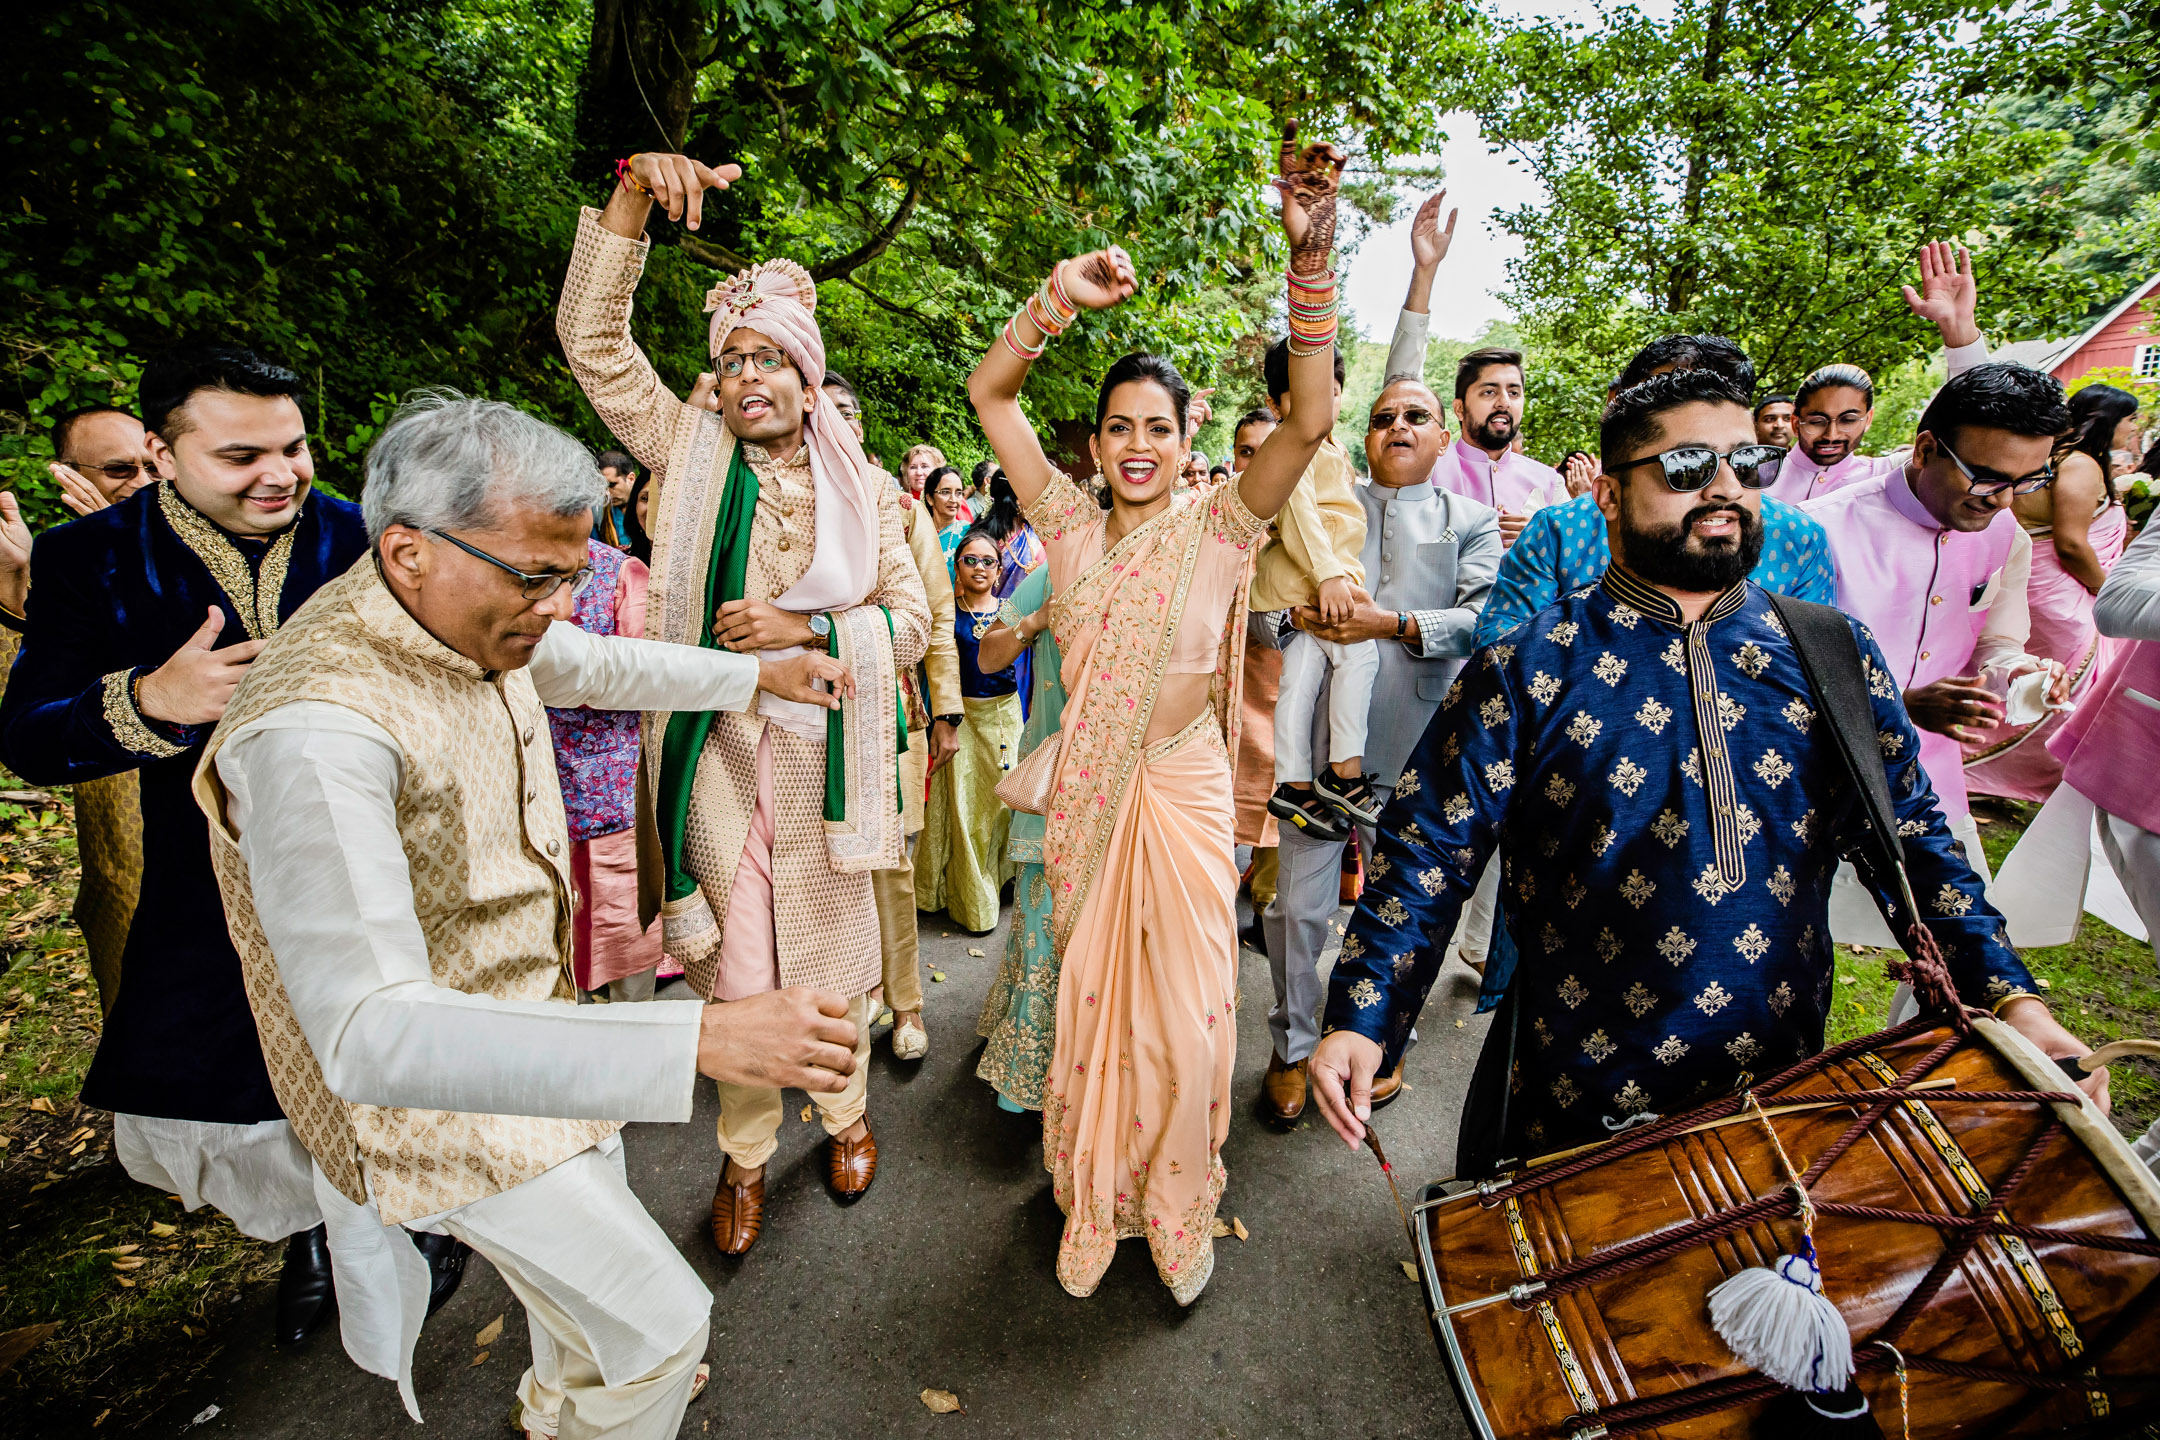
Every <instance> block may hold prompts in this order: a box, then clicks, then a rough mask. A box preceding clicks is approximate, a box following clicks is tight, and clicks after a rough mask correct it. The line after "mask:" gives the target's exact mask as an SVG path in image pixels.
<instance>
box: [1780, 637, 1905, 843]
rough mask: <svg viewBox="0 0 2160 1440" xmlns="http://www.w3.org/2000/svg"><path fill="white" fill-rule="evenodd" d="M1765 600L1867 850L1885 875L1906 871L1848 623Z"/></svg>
mask: <svg viewBox="0 0 2160 1440" xmlns="http://www.w3.org/2000/svg"><path fill="white" fill-rule="evenodd" d="M1769 598H1770V604H1771V607H1772V608H1773V609H1775V610H1776V611H1777V613H1778V615H1779V617H1780V618H1781V619H1783V620H1784V622H1785V629H1786V632H1787V633H1788V634H1790V635H1791V636H1792V645H1793V652H1794V653H1795V654H1796V655H1798V656H1799V657H1800V672H1801V674H1803V675H1805V676H1806V677H1807V683H1808V689H1809V690H1811V691H1813V692H1814V695H1815V708H1816V709H1817V710H1818V711H1819V712H1820V713H1821V715H1822V717H1823V719H1824V721H1825V722H1826V723H1827V724H1828V726H1829V729H1830V739H1831V743H1832V744H1833V745H1835V746H1836V748H1837V752H1838V758H1839V760H1840V761H1841V762H1842V763H1843V766H1844V770H1845V776H1846V779H1847V780H1848V781H1849V782H1851V785H1852V793H1853V794H1854V795H1855V796H1856V797H1857V799H1858V802H1859V805H1860V811H1861V815H1862V816H1863V817H1864V818H1865V820H1866V822H1867V847H1868V849H1869V851H1870V852H1871V853H1872V856H1873V858H1874V859H1875V861H1876V862H1877V863H1878V864H1879V865H1881V866H1882V867H1883V872H1884V874H1885V875H1886V876H1887V875H1893V874H1897V873H1899V872H1901V871H1902V870H1903V869H1904V853H1905V850H1904V845H1903V844H1902V843H1901V842H1900V841H1899V840H1898V838H1897V818H1896V817H1897V812H1896V810H1894V809H1893V808H1892V807H1891V803H1890V779H1889V776H1888V775H1887V774H1886V773H1885V772H1884V770H1883V762H1882V746H1881V744H1880V743H1879V742H1878V741H1877V740H1876V738H1875V707H1874V705H1873V704H1872V703H1871V702H1870V701H1869V700H1868V687H1867V677H1866V675H1865V673H1864V672H1863V669H1862V666H1861V660H1860V642H1859V641H1857V640H1855V639H1854V638H1853V631H1852V622H1851V621H1849V620H1847V619H1846V617H1845V612H1844V611H1842V610H1838V609H1835V608H1833V607H1832V606H1829V605H1817V604H1815V603H1813V602H1812V601H1807V600H1795V599H1794V598H1793V597H1792V596H1790V595H1771V596H1770V597H1769Z"/></svg>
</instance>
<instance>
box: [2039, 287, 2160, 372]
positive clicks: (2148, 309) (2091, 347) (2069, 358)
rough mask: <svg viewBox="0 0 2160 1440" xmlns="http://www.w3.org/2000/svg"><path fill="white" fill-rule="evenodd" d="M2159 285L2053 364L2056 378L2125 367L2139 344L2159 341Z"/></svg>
mask: <svg viewBox="0 0 2160 1440" xmlns="http://www.w3.org/2000/svg"><path fill="white" fill-rule="evenodd" d="M2156 306H2160V284H2156V285H2154V286H2153V287H2152V288H2151V289H2148V290H2147V291H2146V292H2145V296H2144V298H2143V299H2141V300H2139V301H2138V303H2137V304H2135V305H2132V306H2131V307H2130V308H2129V309H2127V310H2125V311H2123V313H2122V314H2120V315H2118V316H2116V317H2115V318H2114V319H2113V320H2110V321H2109V322H2108V324H2107V328H2106V329H2104V330H2102V331H2101V332H2100V333H2099V334H2097V335H2095V336H2093V338H2092V339H2090V340H2088V341H2086V342H2085V343H2084V344H2083V345H2081V346H2079V347H2078V348H2077V349H2076V350H2073V351H2072V352H2071V353H2070V354H2068V355H2065V356H2064V357H2063V358H2062V359H2061V360H2060V361H2058V362H2057V363H2056V365H2055V377H2056V378H2057V379H2059V380H2063V381H2070V380H2075V379H2076V378H2077V377H2078V376H2080V375H2083V374H2084V373H2085V372H2086V371H2088V370H2099V369H2103V368H2106V367H2108V366H2113V365H2122V366H2127V365H2129V364H2130V363H2131V361H2132V360H2133V359H2134V358H2135V357H2136V355H2137V350H2138V347H2139V346H2140V345H2152V344H2160V324H2156V323H2155V322H2156V320H2160V315H2156V314H2155V307H2156Z"/></svg>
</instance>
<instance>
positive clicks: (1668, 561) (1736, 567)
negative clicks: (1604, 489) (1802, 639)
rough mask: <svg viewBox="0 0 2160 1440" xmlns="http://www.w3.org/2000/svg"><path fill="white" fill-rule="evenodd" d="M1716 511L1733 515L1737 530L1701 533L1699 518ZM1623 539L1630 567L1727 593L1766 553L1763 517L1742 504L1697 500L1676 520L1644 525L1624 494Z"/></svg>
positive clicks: (1688, 587)
mask: <svg viewBox="0 0 2160 1440" xmlns="http://www.w3.org/2000/svg"><path fill="white" fill-rule="evenodd" d="M1717 514H1729V515H1732V516H1733V517H1734V519H1735V522H1736V524H1737V527H1738V533H1737V534H1735V535H1733V536H1731V537H1729V538H1719V539H1716V540H1705V539H1703V538H1701V537H1700V536H1697V535H1696V534H1695V525H1696V522H1698V521H1700V520H1703V519H1705V518H1707V517H1709V516H1711V515H1717ZM1620 539H1621V542H1622V544H1623V545H1624V546H1625V547H1626V550H1627V568H1628V569H1630V570H1632V571H1634V572H1635V574H1636V575H1637V576H1639V577H1641V578H1642V579H1644V580H1647V581H1649V582H1650V583H1651V584H1653V585H1664V586H1668V587H1670V588H1671V589H1674V590H1684V591H1688V592H1690V593H1692V594H1697V595H1711V594H1723V593H1724V592H1725V591H1727V590H1730V589H1732V587H1733V586H1735V585H1737V584H1739V583H1740V582H1741V581H1742V580H1745V579H1746V578H1747V577H1748V575H1749V573H1750V572H1752V571H1753V570H1754V568H1755V563H1756V562H1757V561H1758V560H1760V559H1762V545H1763V535H1762V520H1761V519H1760V518H1759V517H1757V516H1755V515H1753V514H1750V513H1749V512H1748V511H1746V510H1743V509H1741V508H1740V507H1739V506H1737V505H1723V504H1719V505H1698V506H1696V507H1695V508H1694V509H1692V510H1690V511H1688V513H1687V514H1686V515H1685V516H1683V517H1682V518H1681V519H1680V520H1679V521H1678V522H1677V523H1675V524H1672V525H1665V526H1655V527H1640V526H1637V525H1636V523H1635V518H1634V514H1633V512H1632V511H1631V510H1630V509H1629V507H1628V506H1627V504H1626V502H1625V501H1624V500H1623V501H1622V503H1621V506H1620Z"/></svg>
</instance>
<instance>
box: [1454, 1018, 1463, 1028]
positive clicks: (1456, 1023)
mask: <svg viewBox="0 0 2160 1440" xmlns="http://www.w3.org/2000/svg"><path fill="white" fill-rule="evenodd" d="M1455 1028H1456V1029H1458V1030H1460V1029H1462V1021H1460V1020H1457V1021H1456V1022H1455Z"/></svg>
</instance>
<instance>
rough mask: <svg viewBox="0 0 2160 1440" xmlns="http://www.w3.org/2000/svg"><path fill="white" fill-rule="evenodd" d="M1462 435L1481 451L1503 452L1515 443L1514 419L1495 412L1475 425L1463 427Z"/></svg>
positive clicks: (1500, 412)
mask: <svg viewBox="0 0 2160 1440" xmlns="http://www.w3.org/2000/svg"><path fill="white" fill-rule="evenodd" d="M1463 433H1464V434H1465V435H1467V436H1468V437H1469V439H1470V443H1471V444H1473V445H1475V446H1477V447H1478V448H1479V449H1481V450H1505V449H1506V448H1507V447H1508V446H1510V445H1512V444H1514V443H1515V435H1516V430H1515V417H1514V416H1513V415H1510V414H1508V412H1507V411H1505V410H1495V411H1493V412H1492V413H1491V414H1490V415H1487V416H1486V417H1485V418H1484V419H1483V420H1480V421H1478V422H1477V423H1476V424H1475V425H1466V426H1464V427H1463Z"/></svg>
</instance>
